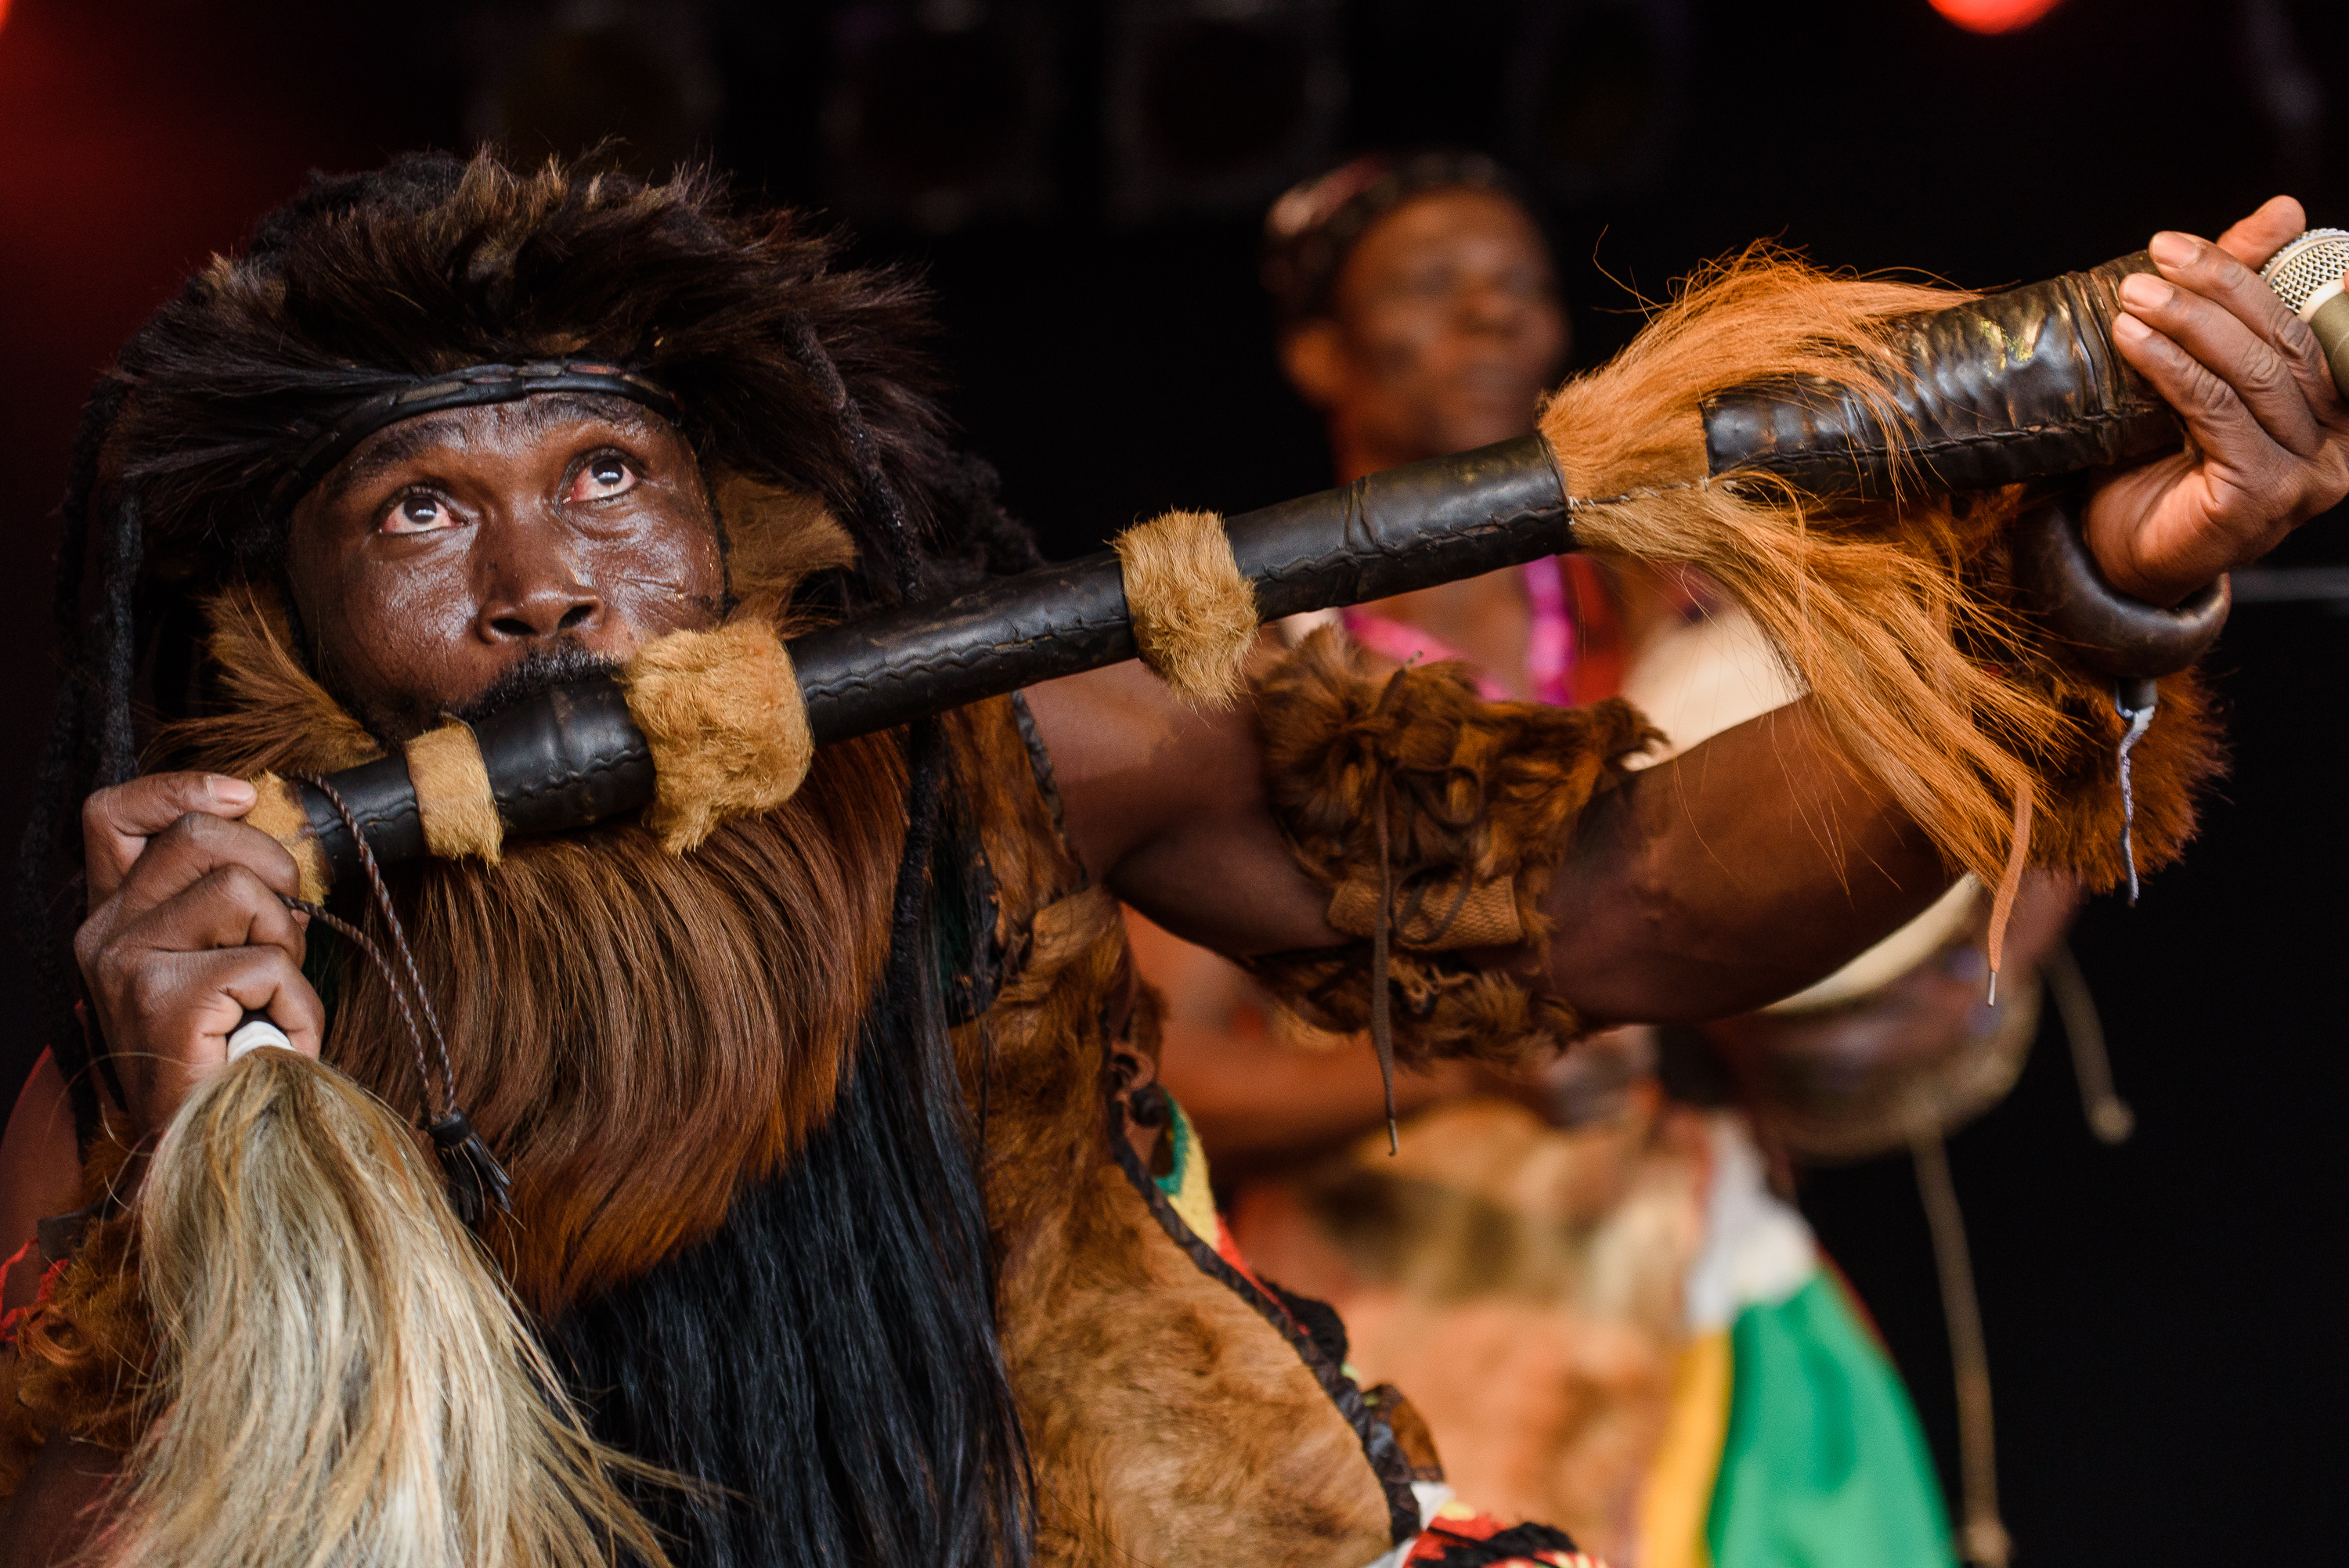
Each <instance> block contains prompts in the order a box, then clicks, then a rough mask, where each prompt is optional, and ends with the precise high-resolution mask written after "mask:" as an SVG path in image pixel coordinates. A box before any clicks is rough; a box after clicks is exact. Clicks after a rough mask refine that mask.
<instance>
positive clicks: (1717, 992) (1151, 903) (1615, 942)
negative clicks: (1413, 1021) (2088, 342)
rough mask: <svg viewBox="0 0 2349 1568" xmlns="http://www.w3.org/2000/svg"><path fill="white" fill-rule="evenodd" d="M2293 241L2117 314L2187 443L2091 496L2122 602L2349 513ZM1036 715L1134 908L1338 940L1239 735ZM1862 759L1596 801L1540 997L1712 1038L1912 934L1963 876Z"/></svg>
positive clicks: (2281, 235) (1175, 724)
mask: <svg viewBox="0 0 2349 1568" xmlns="http://www.w3.org/2000/svg"><path fill="white" fill-rule="evenodd" d="M2303 222H2304V220H2303V218H2302V213H2301V210H2300V207H2299V204H2298V203H2297V202H2294V201H2290V200H2289V199H2286V198H2278V199H2277V200H2275V201H2271V202H2269V203H2267V204H2266V205H2265V206H2263V207H2261V209H2260V211H2258V212H2256V213H2254V214H2253V215H2252V216H2251V217H2250V218H2248V219H2246V220H2244V222H2240V223H2238V224H2236V225H2235V226H2234V227H2233V228H2232V229H2230V230H2229V231H2228V232H2226V233H2225V234H2224V235H2222V236H2221V237H2220V240H2219V242H2216V243H2212V242H2206V241H2200V240H2195V239H2193V238H2191V237H2190V236H2186V235H2174V234H2164V235H2161V236H2158V237H2157V240H2156V242H2155V244H2154V253H2155V259H2156V262H2157V263H2158V265H2159V267H2160V269H2161V274H2162V275H2161V278H2160V279H2159V280H2146V281H2142V282H2140V281H2137V280H2132V283H2131V286H2130V288H2129V289H2127V291H2126V292H2125V293H2124V295H2123V298H2124V302H2125V303H2126V304H2127V307H2128V311H2129V313H2130V314H2129V315H2128V316H2127V317H2125V318H2123V325H2121V326H2120V327H2118V328H2116V341H2117V342H2118V344H2119V346H2120V349H2121V352H2122V354H2123V355H2124V356H2126V357H2127V358H2128V360H2129V362H2130V363H2131V364H2132V365H2134V366H2136V367H2137V369H2138V370H2139V371H2141V372H2142V373H2143V374H2144V375H2145V376H2146V377H2147V379H2148V380H2149V381H2150V382H2151V383H2152V384H2153V385H2154V387H2156V388H2157V389H2158V391H2159V392H2160V393H2161V394H2162V396H2163V397H2165V398H2167V399H2168V401H2169V402H2170V403H2171V405H2172V406H2173V407H2176V408H2177V409H2178V412H2179V414H2180V416H2181V417H2182V418H2183V419H2184V420H2185V422H2186V424H2187V426H2188V428H2189V432H2190V433H2191V435H2192V437H2193V446H2192V447H2191V449H2189V450H2188V451H2186V452H2184V453H2181V454H2179V455H2178V456H2176V457H2172V458H2167V459H2160V460H2159V461H2157V462H2154V463H2148V464H2146V465H2144V466H2142V467H2140V468H2137V469H2127V470H2125V471H2122V472H2120V473H2116V474H2112V475H2107V476H2105V477H2104V478H2103V480H2101V481H2100V482H2099V483H2098V484H2097V486H2096V488H2095V490H2094V492H2093V493H2092V495H2091V497H2090V500H2089V504H2088V508H2087V525H2088V536H2089V542H2090V546H2091V548H2092V550H2094V552H2095V555H2096V558H2097V562H2098V564H2099V565H2100V566H2101V567H2102V568H2103V569H2104V571H2105V573H2106V576H2107V577H2108V578H2110V579H2111V580H2112V581H2114V582H2115V583H2119V584H2121V585H2122V586H2123V587H2124V588H2127V589H2130V590H2132V591H2135V592H2137V593H2140V594H2142V595H2144V596H2145V597H2147V598H2148V599H2152V600H2157V601H2173V600H2175V599H2177V598H2178V597H2180V596H2182V595H2184V594H2185V593H2190V592H2192V591H2193V590H2194V589H2196V588H2198V587H2199V586H2200V585H2201V584H2202V583H2206V582H2208V581H2209V578H2210V577H2211V576H2212V575H2214V574H2215V573H2219V572H2223V571H2226V570H2228V569H2230V567H2233V566H2239V565H2241V564H2244V563H2245V562H2249V561H2252V560H2256V559H2257V558H2258V557H2259V556H2260V555H2261V554H2262V553H2264V552H2266V551H2267V550H2269V549H2271V548H2272V547H2273V546H2274V544H2275V543H2276V542H2277V541H2278V540H2279V539H2281V538H2282V535H2283V534H2284V533H2286V532H2288V531H2290V530H2291V529H2292V528H2293V527H2296V526H2297V525H2298V524H2299V523H2301V522H2302V521H2306V520H2307V519H2308V518H2310V517H2312V516H2313V515H2315V514H2316V513H2317V512H2319V511H2323V510H2325V509H2326V508H2328V507H2330V506H2332V505H2333V504H2335V503H2336V502H2338V501H2339V500H2341V499H2342V497H2343V495H2344V493H2349V404H2344V400H2343V399H2342V397H2341V396H2340V394H2339V392H2338V390H2337V389H2336V388H2335V387H2333V382H2332V377H2331V373H2330V371H2329V369H2328V368H2327V367H2326V366H2325V364H2324V362H2323V357H2322V356H2321V355H2320V354H2319V353H2318V352H2317V349H2316V345H2315V340H2314V337H2313V334H2311V333H2310V332H2309V330H2308V328H2307V327H2306V326H2305V325H2304V324H2302V323H2301V322H2299V321H2297V320H2295V319H2294V318H2293V317H2292V315H2291V314H2290V313H2289V312H2287V311H2285V310H2284V309H2283V307H2282V304H2279V303H2278V302H2277V301H2276V299H2275V296H2274V295H2273V294H2271V293H2270V292H2269V291H2268V289H2267V287H2266V285H2265V284H2261V283H2260V282H2259V281H2258V279H2257V278H2256V277H2255V276H2253V275H2252V274H2251V272H2250V271H2249V269H2250V268H2251V267H2253V266H2256V265H2258V264H2260V263H2261V262H2263V261H2264V260H2265V259H2266V257H2267V256H2268V255H2269V254H2271V253H2272V252H2273V251H2274V249H2275V247H2276V246H2278V245H2279V244H2281V243H2282V242H2283V241H2284V240H2287V239H2289V238H2291V237H2292V235H2293V234H2295V233H2297V232H2299V231H2300V229H2301V227H2302V224H2303ZM2131 322H2134V323H2135V324H2136V325H2128V324H2129V323H2131ZM2138 326H2142V327H2143V329H2144V330H2142V331H2139V330H2137V327H2138ZM1030 696H1031V698H1032V700H1033V703H1034V707H1035V711H1036V717H1037V722H1038V724H1039V726H1040V728H1041V729H1042V732H1043V736H1044V739H1045V741H1046V744H1047V745H1048V746H1049V747H1050V749H1051V752H1052V755H1053V758H1054V763H1055V766H1056V768H1057V769H1058V770H1059V773H1060V776H1061V792H1062V796H1063V799H1064V801H1065V803H1066V806H1067V823H1068V829H1069V834H1070V839H1071V844H1072V846H1073V847H1074V848H1075V850H1076V851H1077V853H1078V854H1079V855H1080V857H1081V858H1082V859H1083V861H1085V864H1086V865H1087V867H1088V868H1089V869H1090V870H1091V871H1092V872H1093V873H1094V874H1095V875H1096V876H1097V877H1099V878H1100V879H1101V880H1102V881H1103V882H1106V883H1107V884H1108V885H1109V886H1110V888H1111V889H1112V891H1114V892H1117V893H1118V895H1119V896H1120V897H1122V898H1123V899H1125V900H1126V901H1127V902H1128V903H1132V904H1133V905H1134V906H1135V907H1136V908H1138V909H1140V910H1141V911H1142V912H1143V913H1144V914H1146V915H1148V916H1149V917H1150V918H1151V919H1153V920H1154V921H1156V922H1157V923H1159V924H1161V925H1164V926H1165V927H1166V928H1167V929H1168V930H1170V931H1172V932H1174V934H1177V935H1180V936H1183V937H1185V938H1187V939H1189V940H1192V941H1195V942H1197V943H1199V944H1201V945H1203V946H1207V947H1211V948H1214V949H1216V951H1218V952H1221V953H1224V954H1227V955H1230V956H1233V957H1237V958H1247V957H1254V956H1257V955H1260V954H1268V953H1276V952H1281V951H1285V950H1289V949H1296V948H1311V947H1324V946H1334V945H1337V944H1340V943H1341V942H1342V941H1344V940H1345V939H1344V938H1342V937H1340V935H1339V934H1338V933H1336V932H1335V931H1333V930H1332V929H1331V928H1330V925H1329V923H1327V921H1326V920H1325V919H1324V918H1323V913H1322V911H1323V898H1322V895H1321V893H1320V892H1319V890H1317V889H1316V888H1315V887H1314V886H1313V885H1312V883H1311V882H1309V880H1308V879H1307V878H1306V877H1305V876H1304V874H1303V873H1302V872H1300V871H1299V870H1298V868H1297V867H1296V866H1295V865H1294V864H1293V863H1291V861H1289V858H1288V853H1287V851H1286V850H1285V848H1284V846H1283V845H1282V842H1281V840H1280V836H1279V833H1278V830H1277V828H1276V826H1275V823H1274V820H1273V817H1272V813H1271V811H1270V810H1269V807H1268V803H1267V801H1266V799H1265V797H1264V786H1263V779H1262V767H1261V758H1260V755H1259V752H1258V749H1257V736H1256V731H1255V727H1254V725H1253V722H1252V720H1251V718H1250V717H1249V716H1248V715H1247V714H1246V713H1245V712H1235V713H1230V714H1224V715H1215V716H1205V715H1199V714H1195V713H1192V712H1189V711H1188V710H1186V709H1185V708H1183V707H1180V706H1179V705H1178V704H1176V703H1175V702H1174V699H1173V698H1172V697H1171V696H1168V695H1167V694H1166V693H1165V691H1164V689H1163V688H1162V687H1160V686H1158V684H1157V683H1156V682H1155V681H1154V679H1153V678H1152V677H1151V676H1148V675H1147V674H1145V673H1143V671H1141V670H1140V669H1138V668H1136V667H1134V666H1131V665H1129V666H1125V667H1123V668H1118V669H1111V670H1103V671H1099V672H1096V673H1094V674H1092V675H1086V676H1074V677H1071V678H1070V679H1068V680H1064V681H1059V682H1054V683H1051V684H1050V685H1048V686H1041V687H1039V688H1037V689H1036V690H1035V691H1034V692H1032V693H1031V694H1030ZM1865 760H1866V759H1865V758H1845V757H1843V756H1842V755H1840V754H1839V753H1838V752H1837V749H1836V748H1835V745H1834V743H1833V741H1832V740H1831V738H1830V737H1829V736H1828V733H1827V731H1826V726H1825V725H1824V724H1823V723H1821V722H1820V720H1819V718H1818V717H1817V715H1816V712H1815V711H1814V709H1813V707H1812V705H1811V704H1809V703H1808V702H1797V703H1795V704H1792V705H1790V706H1789V707H1785V708H1782V709H1780V710H1778V711H1777V712H1775V713H1773V714H1768V715H1765V716H1764V717H1761V718H1758V719H1755V720H1754V721H1752V722H1750V723H1748V724H1744V725H1741V726H1739V727H1736V728H1734V729H1731V730H1727V731H1724V732H1723V733H1722V734H1720V735H1717V736H1715V737H1713V738H1712V739H1710V740H1707V741H1706V742H1704V743H1703V744H1702V745H1701V746H1698V747H1695V748H1692V749H1691V750H1690V751H1688V752H1686V753H1684V754H1682V756H1680V757H1678V758H1674V759H1672V760H1671V761H1670V762H1667V763H1665V764H1662V765H1661V766H1659V767H1657V768H1654V769H1648V770H1647V771H1645V772H1643V773H1641V774H1640V775H1638V776H1637V777H1635V778H1634V779H1630V781H1629V782H1628V783H1626V784H1625V785H1624V786H1622V787H1621V788H1619V789H1614V790H1611V791H1608V792H1605V793H1602V794H1601V795H1599V797H1597V798H1596V799H1594V800H1593V801H1592V803H1591V804H1590V806H1589V808H1588V810H1586V811H1585V813H1584V815H1583V817H1582V820H1581V821H1580V823H1579V824H1578V829H1577V830H1576V832H1575V835H1574V838H1573V840H1572V842H1571V843H1570V845H1569V846H1568V851H1567V852H1566V856H1565V859H1564V861H1563V862H1562V863H1561V865H1560V867H1559V870H1558V874H1557V878H1556V879H1555V882H1554V883H1553V885H1552V887H1551V890H1550V892H1549V894H1548V898H1547V904H1546V910H1547V913H1549V914H1551V915H1553V916H1554V917H1555V918H1556V919H1557V940H1556V941H1555V942H1554V943H1553V944H1552V945H1551V949H1550V951H1549V952H1547V954H1543V955H1541V958H1542V962H1541V964H1540V968H1541V970H1542V975H1543V982H1542V983H1543V984H1544V985H1545V987H1546V988H1547V989H1549V990H1551V991H1553V992H1555V994H1557V995H1558V996H1560V997H1561V998H1563V999H1564V1000H1566V1001H1567V1002H1568V1003H1569V1004H1571V1005H1572V1006H1574V1007H1575V1008H1576V1010H1577V1011H1578V1013H1580V1014H1582V1015H1583V1016H1586V1017H1588V1018H1592V1019H1619V1018H1638V1019H1647V1020H1654V1021H1660V1022H1669V1021H1675V1020H1693V1019H1700V1018H1710V1017H1718V1016H1723V1015H1725V1014H1729V1013H1733V1012H1739V1011H1743V1010H1744V1009H1747V1008H1750V1007H1753V1006H1760V1005H1762V1004H1764V1003H1766V1002H1768V1001H1771V1000H1773V999H1775V997H1777V996H1780V995H1785V994H1786V993H1787V992H1789V991H1792V990H1795V989H1797V988H1799V987H1800V986H1802V985H1806V984H1808V983H1810V982H1811V981H1813V980H1816V979H1817V978H1819V977H1820V976H1822V975H1826V974H1827V973H1828V972H1830V971H1831V970H1833V969H1834V968H1835V967H1836V965H1838V964H1840V963H1842V962H1843V961H1844V960H1845V959H1847V958H1848V957H1850V956H1851V955H1852V954H1856V953H1857V952H1859V951H1860V950H1861V949H1863V948H1865V947H1867V946H1868V944H1870V943H1872V942H1874V941H1876V940H1878V938H1880V937H1881V936H1883V935H1884V934H1887V933H1888V932H1889V931H1891V930H1892V929H1893V928H1894V927H1896V926H1898V925H1899V923H1901V922H1903V921H1905V920H1907V919H1909V917H1910V916H1912V915H1914V914H1915V913H1917V912H1918V911H1919V910H1920V909H1922V908H1923V907H1924V906H1925V905H1926V904H1927V903H1930V901H1931V900H1932V899H1933V898H1935V897H1936V896H1938V895H1939V894H1940V892H1941V890H1942V889H1943V887H1944V886H1946V884H1947V878H1948V873H1947V872H1946V871H1945V870H1944V869H1943V866H1942V862H1941V859H1940V855H1939V854H1938V853H1937V852H1936V851H1934V849H1933V847H1932V846H1931V845H1930V843H1929V842H1928V841H1926V839H1925V836H1924V835H1923V833H1922V832H1921V831H1920V830H1919V829H1918V827H1917V825H1916V824H1915V823H1914V822H1913V821H1911V820H1909V818H1908V816H1907V814H1906V813H1905V812H1904V811H1902V810H1900V809H1899V807H1898V806H1896V805H1895V804H1894V803H1893V801H1892V799H1891V798H1890V796H1889V792H1888V791H1886V790H1885V789H1883V788H1882V787H1881V786H1880V785H1878V783H1877V782H1876V781H1875V780H1874V779H1872V777H1871V776H1870V775H1869V774H1868V772H1867V770H1866V768H1865V766H1864V764H1865Z"/></svg>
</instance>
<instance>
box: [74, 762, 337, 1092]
mask: <svg viewBox="0 0 2349 1568" xmlns="http://www.w3.org/2000/svg"><path fill="white" fill-rule="evenodd" d="M253 803H254V791H253V787H252V786H251V785H249V784H246V783H245V782H243V780H242V779H227V778H222V776H220V775H218V774H208V773H158V774H152V775H150V776H148V777H146V778H143V779H132V780H131V781H130V782H129V783H128V784H121V785H117V786H116V787H114V788H113V789H101V790H99V791H98V793H97V794H95V795H92V796H91V797H90V798H89V800H88V803H87V804H85V805H84V806H83V808H82V837H83V841H84V843H85V844H86V845H87V867H88V882H89V902H90V913H89V918H88V919H87V920H86V921H84V922H83V923H82V926H81V929H80V930H79V931H78V932H77V933H75V935H74V955H75V957H76V959H77V960H78V962H79V964H80V965H81V972H82V978H83V979H84V981H86V982H87V983H88V987H89V995H90V1003H91V1006H92V1007H93V1008H94V1009H95V1010H96V1013H97V1019H96V1022H97V1024H98V1028H99V1030H100V1032H101V1033H102V1034H103V1035H104V1036H105V1038H106V1045H107V1049H108V1051H109V1054H110V1055H111V1056H112V1057H114V1059H115V1061H116V1064H117V1066H118V1067H119V1070H120V1074H121V1078H122V1083H123V1091H124V1093H126V1094H127V1095H129V1098H130V1101H131V1103H130V1104H129V1106H127V1107H125V1108H124V1109H126V1110H128V1111H129V1114H130V1118H131V1121H132V1123H133V1130H134V1132H149V1131H154V1130H160V1128H161V1127H162V1126H163V1125H164V1123H166V1122H168V1121H169V1120H170V1119H171V1113H172V1112H173V1111H174V1110H176V1109H178V1108H179V1104H180V1102H181V1100H182V1099H185V1098H186V1096H187V1094H188V1092H189V1090H190V1089H191V1088H194V1087H195V1085H196V1084H198V1083H200V1082H202V1080H203V1079H204V1078H208V1077H210V1076H211V1075H212V1073H214V1072H217V1071H218V1070H220V1068H222V1067H223V1066H224V1065H226V1063H227V1061H228V1037H229V1035H230V1034H231V1032H233V1030H234V1029H235V1028H236V1026H237V1025H238V1024H239V1023H240V1022H241V1021H242V1020H243V1016H244V1015H245V1013H246V1012H247V1011H248V1010H250V1011H254V1012H262V1013H266V1014H268V1016H269V1018H270V1021H271V1022H273V1023H274V1024H275V1025H276V1026H278V1027H279V1028H281V1029H283V1030H285V1035H286V1037H287V1038H288V1039H289V1040H290V1041H291V1042H292V1044H293V1047H294V1048H295V1050H298V1051H300V1052H302V1053H303V1054H305V1056H312V1057H315V1056H316V1055H317V1054H318V1048H319V1045H320V1042H321V1040H322V1039H323V1037H324V1035H325V1032H326V1009H325V1007H324V1006H322V1005H321V1004H320V1002H319V1000H318V995H317V993H316V991H314V990H312V989H311V987H310V983H309V982H308V981H306V980H305V979H304V978H303V977H302V951H303V934H304V928H305V926H306V925H307V923H308V920H307V917H306V916H304V915H302V914H300V913H296V912H295V911H293V910H290V909H288V908H286V907H285V903H284V901H283V899H282V898H281V896H280V895H281V894H284V895H291V894H292V893H293V892H295V887H296V885H297V882H296V872H295V865H294V857H293V856H291V855H289V854H287V853H286V852H285V847H284V846H283V845H281V844H279V843H278V842H277V841H275V840H274V839H272V838H270V837H269V836H268V835H267V834H266V833H264V832H262V831H261V830H258V829H256V828H251V827H248V826H246V825H245V824H244V823H243V822H241V821H239V820H236V819H238V818H240V817H242V816H243V814H244V813H245V812H246V811H247V810H251V809H252V806H253Z"/></svg>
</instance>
